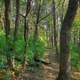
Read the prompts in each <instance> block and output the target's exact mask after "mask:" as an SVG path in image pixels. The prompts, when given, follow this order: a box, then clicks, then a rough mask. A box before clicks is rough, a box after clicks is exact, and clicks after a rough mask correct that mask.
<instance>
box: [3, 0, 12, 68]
mask: <svg viewBox="0 0 80 80" xmlns="http://www.w3.org/2000/svg"><path fill="white" fill-rule="evenodd" d="M4 3H5V12H4V16H5V21H4V28H5V33H6V57H7V65H8V66H9V68H12V61H11V56H10V45H9V41H8V40H9V36H10V18H9V17H10V0H4Z"/></svg>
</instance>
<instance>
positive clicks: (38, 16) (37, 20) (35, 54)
mask: <svg viewBox="0 0 80 80" xmlns="http://www.w3.org/2000/svg"><path fill="white" fill-rule="evenodd" d="M40 9H41V5H40V4H39V5H38V10H37V14H36V23H35V30H34V43H33V45H35V44H36V41H37V40H38V23H39V19H40ZM34 52H35V53H34V60H36V59H38V55H37V51H36V47H35V46H34Z"/></svg>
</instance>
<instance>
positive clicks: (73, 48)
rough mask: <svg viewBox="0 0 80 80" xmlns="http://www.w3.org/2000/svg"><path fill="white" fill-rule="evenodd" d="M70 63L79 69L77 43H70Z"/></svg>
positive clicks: (79, 56)
mask: <svg viewBox="0 0 80 80" xmlns="http://www.w3.org/2000/svg"><path fill="white" fill-rule="evenodd" d="M70 46H71V63H72V66H73V67H74V68H76V69H80V54H79V53H80V50H79V48H78V46H77V45H75V44H71V45H70Z"/></svg>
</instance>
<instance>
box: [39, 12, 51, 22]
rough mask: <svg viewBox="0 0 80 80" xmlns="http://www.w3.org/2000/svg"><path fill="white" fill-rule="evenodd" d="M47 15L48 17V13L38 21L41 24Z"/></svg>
mask: <svg viewBox="0 0 80 80" xmlns="http://www.w3.org/2000/svg"><path fill="white" fill-rule="evenodd" d="M49 15H50V13H49V14H47V15H46V16H44V17H42V18H41V19H40V20H39V22H41V21H42V20H44V19H45V18H47V17H48V16H49Z"/></svg>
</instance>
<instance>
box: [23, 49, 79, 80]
mask: <svg viewBox="0 0 80 80" xmlns="http://www.w3.org/2000/svg"><path fill="white" fill-rule="evenodd" d="M45 60H46V61H47V62H50V63H51V64H48V65H44V64H43V65H42V66H41V67H40V68H37V67H34V68H33V70H32V72H30V73H26V74H25V75H24V76H25V79H24V80H56V78H57V76H58V72H59V64H58V63H57V61H56V55H55V54H54V53H53V52H52V51H49V50H48V52H47V54H46V58H45ZM29 77H30V78H29ZM72 77H73V79H72V80H80V72H79V73H78V72H75V73H73V76H72Z"/></svg>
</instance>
